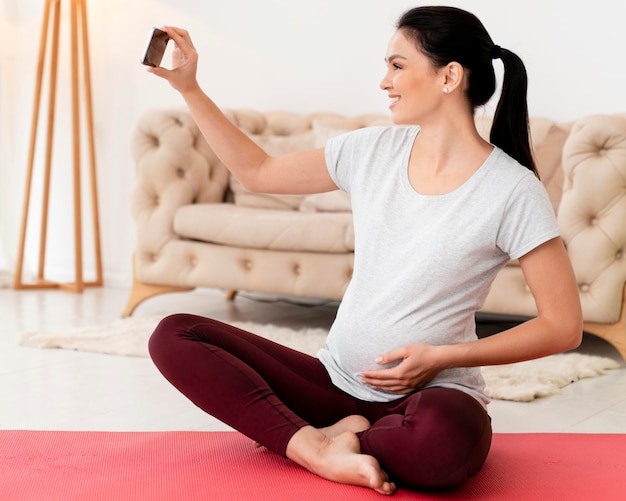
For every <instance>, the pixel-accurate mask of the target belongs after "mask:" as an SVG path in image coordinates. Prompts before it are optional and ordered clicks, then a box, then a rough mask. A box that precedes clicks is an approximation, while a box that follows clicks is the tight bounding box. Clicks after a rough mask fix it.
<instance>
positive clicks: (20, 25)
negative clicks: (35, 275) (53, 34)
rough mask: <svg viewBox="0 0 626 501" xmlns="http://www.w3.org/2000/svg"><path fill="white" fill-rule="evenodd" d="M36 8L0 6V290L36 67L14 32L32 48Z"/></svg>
mask: <svg viewBox="0 0 626 501" xmlns="http://www.w3.org/2000/svg"><path fill="white" fill-rule="evenodd" d="M42 6H43V2H42V1H41V0H39V1H35V0H26V1H24V0H0V32H1V33H2V40H3V43H2V44H0V287H3V286H4V287H6V286H9V285H10V284H11V283H12V275H13V268H14V266H15V259H16V254H17V250H18V238H19V228H20V220H21V215H22V197H23V191H24V175H25V171H26V158H25V157H24V155H25V153H24V152H25V151H26V148H27V144H28V137H26V136H27V135H28V130H29V129H28V127H29V123H30V118H31V117H30V114H31V113H32V93H33V88H34V74H35V65H36V53H35V54H34V55H33V54H31V53H30V52H31V51H32V49H31V48H30V47H29V48H25V47H24V46H23V44H22V43H20V42H21V41H22V40H23V37H24V36H25V34H24V33H22V32H21V31H20V30H24V31H25V32H27V33H26V34H28V36H29V37H30V38H32V39H33V40H35V41H34V42H33V45H36V39H38V38H39V35H38V34H39V29H36V28H35V25H37V24H40V21H39V19H40V17H41V10H42V8H43V7H42ZM33 33H37V35H35V36H33ZM27 110H30V111H27ZM24 131H26V132H24Z"/></svg>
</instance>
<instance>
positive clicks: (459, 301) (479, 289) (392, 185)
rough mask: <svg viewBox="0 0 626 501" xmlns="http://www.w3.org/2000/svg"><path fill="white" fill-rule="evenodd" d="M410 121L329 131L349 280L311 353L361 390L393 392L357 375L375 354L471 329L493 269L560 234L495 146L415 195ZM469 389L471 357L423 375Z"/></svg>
mask: <svg viewBox="0 0 626 501" xmlns="http://www.w3.org/2000/svg"><path fill="white" fill-rule="evenodd" d="M418 133H419V127H417V126H411V127H404V126H402V127H399V126H392V127H371V128H365V129H360V130H357V131H354V132H350V133H348V134H344V135H342V136H338V137H336V138H333V139H331V140H330V141H329V142H328V143H327V145H326V149H325V157H326V164H327V166H328V170H329V172H330V175H331V177H332V178H333V180H334V181H335V183H336V184H337V186H339V187H340V188H342V189H344V190H345V191H347V192H348V193H349V194H350V198H351V201H352V211H353V218H354V231H355V256H354V270H353V276H352V280H351V282H350V284H349V286H348V288H347V290H346V293H345V295H344V298H343V300H342V302H341V304H340V306H339V309H338V312H337V317H336V319H335V322H334V323H333V326H332V328H331V330H330V333H329V336H328V339H327V342H326V346H325V347H324V348H322V349H321V350H320V352H319V353H318V357H319V359H320V360H321V362H322V363H323V364H324V366H325V367H326V369H327V370H328V372H329V375H330V377H331V379H332V381H333V383H334V384H335V385H336V386H337V387H339V388H340V389H342V390H343V391H345V392H347V393H349V394H351V395H353V396H354V397H356V398H359V399H361V400H366V401H376V402H386V401H392V400H395V399H397V398H400V397H401V395H397V394H394V393H389V392H384V391H380V390H376V389H373V388H371V387H369V386H367V385H364V384H363V383H361V381H360V374H361V373H362V372H363V371H367V370H375V369H380V368H382V367H381V366H380V365H378V364H377V363H376V362H375V360H376V358H377V357H379V356H380V355H382V354H383V353H385V352H388V351H390V350H393V349H397V348H400V347H403V346H406V345H409V344H412V343H429V344H432V345H443V344H456V343H464V342H467V341H472V340H475V339H477V336H476V325H475V320H474V314H475V312H476V311H477V310H479V309H480V308H481V306H482V305H483V303H484V300H485V298H486V296H487V293H488V292H489V288H490V286H491V283H492V281H493V279H494V277H495V276H496V274H497V272H498V271H499V270H500V269H501V268H502V267H503V266H504V265H505V264H506V263H507V261H509V259H517V258H519V257H521V256H523V255H524V254H526V253H528V252H529V251H531V250H532V249H534V248H535V247H537V246H539V245H541V244H542V243H544V242H546V241H548V240H550V239H552V238H555V237H557V236H558V235H559V230H558V226H557V222H556V218H555V215H554V211H553V209H552V206H551V205H550V201H549V199H548V196H547V194H546V191H545V189H544V187H543V185H542V184H541V182H540V181H539V180H538V179H537V178H536V177H535V176H534V174H533V173H532V172H531V171H530V170H528V169H527V168H525V167H523V166H521V165H520V164H519V163H517V162H516V161H515V160H513V159H512V158H511V157H509V156H508V155H507V154H505V153H504V152H503V151H502V150H500V149H498V148H495V149H494V150H493V152H492V153H491V154H490V155H489V157H488V158H487V160H486V161H485V163H484V164H483V165H482V166H481V167H480V168H479V169H478V171H477V172H476V173H474V175H473V176H472V177H471V178H470V179H469V180H467V181H466V182H465V183H464V184H463V185H461V186H460V187H458V188H457V189H455V190H454V191H452V192H450V193H447V194H444V195H421V194H419V193H418V192H416V191H415V189H414V188H413V187H412V186H411V184H410V182H409V177H408V163H409V156H410V153H411V149H412V146H413V143H414V140H415V138H416V137H417V134H418ZM432 386H443V387H451V388H456V389H459V390H462V391H465V392H467V393H469V394H470V395H472V396H474V397H475V398H476V399H477V400H479V401H480V402H481V403H482V404H483V405H486V404H487V403H488V398H487V397H486V396H485V395H484V393H483V389H484V381H483V378H482V376H481V373H480V369H479V368H456V369H447V370H444V371H442V372H440V373H439V374H438V375H437V376H436V377H435V379H433V380H432V381H431V382H429V383H428V384H427V385H426V386H425V387H432Z"/></svg>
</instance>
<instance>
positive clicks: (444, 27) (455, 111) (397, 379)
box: [148, 7, 582, 494]
mask: <svg viewBox="0 0 626 501" xmlns="http://www.w3.org/2000/svg"><path fill="white" fill-rule="evenodd" d="M164 29H165V31H167V33H168V34H169V36H170V37H171V38H172V39H173V40H174V42H175V44H176V48H175V50H174V54H173V63H172V69H170V70H168V69H164V68H151V69H149V70H148V71H151V72H152V73H154V74H155V75H157V76H159V77H162V78H164V79H166V80H167V81H168V82H169V83H170V84H171V86H172V87H173V88H174V89H176V90H177V91H178V92H180V94H181V95H182V97H183V98H184V100H185V102H186V104H187V106H188V107H189V110H190V111H191V113H192V114H193V117H194V119H195V121H196V123H197V125H198V127H199V128H200V130H201V131H202V133H203V135H204V137H205V138H206V140H207V142H208V143H209V145H210V146H211V148H213V150H214V151H215V152H216V153H217V155H218V156H219V157H220V159H221V160H222V161H223V162H224V164H225V165H226V166H227V167H228V168H229V169H230V170H231V171H232V173H233V175H234V176H236V177H237V179H239V180H240V181H241V182H242V183H243V184H244V186H246V187H247V188H248V189H249V190H252V191H257V192H266V193H294V194H305V193H318V192H327V191H331V190H336V189H337V188H341V189H343V190H345V191H346V192H348V193H349V194H350V199H351V203H352V212H353V219H354V232H355V256H354V271H353V276H352V280H351V282H350V284H349V286H348V288H347V290H346V292H345V295H344V297H343V300H342V302H341V304H340V306H339V308H338V311H337V315H336V318H335V321H334V323H333V325H332V327H331V329H330V332H329V335H328V338H327V342H326V345H325V347H324V348H322V349H321V350H320V351H319V353H318V354H317V356H316V357H312V356H309V355H305V354H302V353H299V352H297V351H294V350H291V349H289V348H286V347H284V346H281V345H278V344H276V343H273V342H271V341H268V340H266V339H263V338H261V337H258V336H256V335H254V334H253V333H249V332H245V331H242V330H240V329H237V328H235V327H232V326H229V325H226V324H223V323H221V322H218V321H215V320H212V319H209V318H204V317H199V316H194V315H182V314H181V315H172V316H169V317H167V318H165V319H163V320H162V322H161V323H160V324H159V326H158V327H157V328H156V330H155V332H154V334H153V335H152V337H151V339H150V353H151V356H152V359H153V360H154V363H155V364H156V365H157V367H158V368H159V370H160V371H161V372H162V373H163V375H164V376H165V377H166V378H167V379H168V380H169V381H170V382H171V383H172V384H173V385H174V386H175V387H176V388H178V389H179V390H180V391H181V392H182V393H183V394H185V395H186V396H187V397H188V398H189V399H190V400H191V401H193V402H194V403H195V404H196V405H197V406H199V407H200V408H202V409H203V410H205V411H206V412H207V413H209V414H211V415H213V416H215V417H216V418H218V419H220V420H221V421H223V422H224V423H227V424H228V425H230V426H231V427H233V428H235V429H236V430H238V431H240V432H241V433H243V434H245V435H247V436H248V437H250V438H251V439H252V440H254V441H255V442H257V443H258V444H260V445H263V446H265V447H267V448H269V449H271V450H272V451H275V452H276V453H278V454H281V455H283V456H286V457H287V458H290V459H291V460H293V461H295V462H296V463H298V464H300V465H302V466H303V467H305V468H307V469H308V470H310V471H311V472H314V473H316V474H317V475H320V476H322V477H324V478H326V479H329V480H333V481H336V482H341V483H346V484H353V485H359V486H364V487H368V488H371V489H374V490H376V491H378V492H380V493H382V494H392V493H393V492H394V490H395V489H396V486H397V485H398V486H403V487H405V488H410V489H418V490H419V489H445V488H451V487H454V486H457V485H459V484H461V483H462V482H464V481H466V480H467V479H469V478H470V477H471V476H472V475H474V474H475V473H476V472H478V471H479V470H480V468H481V466H482V465H483V463H484V461H485V458H486V457H487V454H488V451H489V448H490V444H491V436H492V430H491V424H490V418H489V415H488V412H487V404H488V399H487V398H486V396H485V394H484V393H483V389H484V381H483V379H482V377H481V372H480V367H481V366H485V365H497V364H507V363H512V362H518V361H522V360H528V359H533V358H538V357H542V356H546V355H550V354H553V353H557V352H561V351H565V350H568V349H571V348H574V347H576V346H578V344H579V343H580V340H581V334H582V319H581V317H582V315H581V309H580V304H579V297H578V291H577V287H576V282H575V279H574V274H573V271H572V268H571V265H570V262H569V260H568V257H567V254H566V252H565V249H564V247H563V244H562V242H561V240H560V238H559V230H558V226H557V223H556V218H555V215H554V212H553V209H552V207H551V205H550V202H549V199H548V197H547V194H546V192H545V190H544V188H543V186H542V184H541V182H540V181H539V179H538V176H537V171H536V168H535V164H534V161H533V157H532V153H531V148H530V144H529V136H528V111H527V104H526V87H527V81H526V71H525V68H524V65H523V63H522V61H521V60H520V59H519V58H518V57H517V56H516V55H515V54H514V53H513V52H512V51H510V50H507V49H506V48H502V47H499V46H498V45H496V44H495V43H494V42H493V41H492V39H491V38H490V36H489V34H488V33H487V31H486V30H485V28H484V26H483V25H482V24H481V22H480V21H479V20H478V19H477V18H476V17H475V16H474V15H472V14H470V13H468V12H465V11H463V10H460V9H456V8H447V7H420V8H415V9H411V10H409V11H407V12H406V13H405V14H404V15H402V16H401V18H400V19H399V21H398V24H397V30H396V31H395V33H394V34H393V35H392V37H391V39H390V41H389V44H388V48H387V52H386V55H385V57H384V61H385V67H386V72H385V74H384V77H383V79H382V82H381V83H380V87H381V89H382V90H383V91H384V92H386V93H387V94H388V96H389V101H390V106H389V108H390V110H391V115H392V119H393V123H394V124H393V125H392V126H385V127H370V128H364V129H359V130H356V131H353V132H349V133H346V134H343V135H340V136H338V137H335V138H332V139H330V140H329V141H328V143H327V144H326V146H325V147H324V148H323V149H319V150H315V151H309V152H304V153H295V154H290V155H285V156H278V157H271V156H268V155H267V154H266V153H265V152H264V151H263V150H262V149H261V148H260V147H259V146H257V145H256V144H255V143H254V142H252V141H251V140H250V139H248V138H247V137H246V136H245V134H243V132H241V131H240V130H239V129H238V128H237V127H235V126H234V125H233V124H231V123H230V122H229V121H228V119H226V118H225V116H224V115H223V114H222V113H221V111H220V109H219V108H218V107H217V106H216V105H215V104H214V103H213V101H212V100H211V99H210V98H209V97H208V96H207V95H206V94H205V93H204V92H203V90H202V89H201V87H200V85H199V84H198V82H197V79H196V68H197V62H198V55H197V52H196V49H195V48H194V45H193V43H192V41H191V38H190V36H189V34H188V33H187V32H186V31H184V30H182V29H178V28H171V27H165V28H164ZM291 42H292V43H297V41H291ZM381 52H382V51H381ZM381 59H382V57H381ZM494 62H497V63H498V64H500V63H501V64H502V65H503V66H504V81H503V87H502V94H501V96H500V98H499V103H498V107H497V110H496V113H495V117H494V120H493V127H492V130H491V135H490V142H488V141H485V140H483V139H482V138H481V136H480V135H479V134H478V132H477V130H476V127H475V122H474V113H475V111H476V109H477V108H478V107H480V106H482V105H484V104H485V103H486V102H487V101H488V100H489V99H490V97H491V96H492V95H493V94H494V92H495V89H496V79H495V74H494ZM511 259H517V260H519V264H520V266H521V268H522V270H523V273H524V277H525V279H526V282H527V284H528V287H529V289H530V291H531V293H532V295H533V297H534V300H535V303H536V306H537V311H538V314H537V316H536V317H534V318H532V319H530V320H528V321H526V322H524V323H521V324H519V325H517V326H515V327H513V328H511V329H508V330H505V331H503V332H500V333H498V334H494V335H492V336H489V337H485V338H481V339H479V338H478V337H477V335H476V325H475V313H476V311H477V310H479V309H480V308H481V306H482V305H483V302H484V300H485V297H486V296H487V293H488V291H489V288H490V285H491V283H492V281H493V279H494V277H495V276H496V274H497V273H498V271H499V270H500V269H501V268H502V267H503V266H504V265H505V264H506V263H507V262H508V261H509V260H511Z"/></svg>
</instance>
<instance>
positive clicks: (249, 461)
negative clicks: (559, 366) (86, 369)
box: [0, 431, 626, 501]
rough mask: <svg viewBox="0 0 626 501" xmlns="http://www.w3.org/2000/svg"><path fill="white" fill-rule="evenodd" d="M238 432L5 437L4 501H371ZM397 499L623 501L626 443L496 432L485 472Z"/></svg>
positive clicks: (0, 486) (611, 438) (1, 443)
mask: <svg viewBox="0 0 626 501" xmlns="http://www.w3.org/2000/svg"><path fill="white" fill-rule="evenodd" d="M370 499H371V500H381V499H384V497H383V496H381V495H379V494H376V493H375V492H372V491H369V490H368V489H365V488H361V487H352V486H346V485H340V484H336V483H333V482H329V481H326V480H323V479H321V478H319V477H317V476H315V475H313V474H311V473H309V472H307V471H306V470H304V469H302V468H300V467H299V466H297V465H295V464H293V463H292V462H290V461H288V460H286V459H283V458H281V457H279V456H277V455H276V454H273V453H271V452H269V451H267V450H265V449H257V448H255V447H254V445H253V443H252V442H251V441H250V440H248V439H247V438H245V437H243V436H242V435H240V434H238V433H234V432H204V433H202V432H137V433H134V432H61V431H0V500H2V501H21V500H24V501H74V500H76V501H100V500H106V501H125V500H129V501H142V500H150V501H158V500H163V501H195V500H203V501H207V500H219V501H230V500H233V501H234V500H237V501H247V500H255V501H265V500H267V501H282V500H284V501H297V500H302V501H313V500H323V501H334V500H339V501H356V500H359V501H366V500H370ZM391 499H394V500H399V501H400V500H418V499H423V500H433V499H481V500H506V501H513V500H524V501H532V500H541V501H543V500H555V499H556V500H560V499H564V500H568V501H575V500H581V501H582V500H584V501H596V500H598V501H612V500H615V501H617V500H619V501H623V500H625V499H626V435H574V434H496V435H495V436H494V441H493V446H492V450H491V453H490V455H489V457H488V459H487V462H486V464H485V466H484V468H483V470H482V471H481V472H480V473H479V474H478V475H476V477H474V478H473V479H472V480H470V482H469V483H467V484H466V485H465V486H463V487H462V488H460V489H458V490H456V491H453V492H447V493H437V494H436V493H415V492H409V491H407V490H403V489H400V490H399V491H398V492H397V493H396V494H395V495H394V496H393V497H392V498H391Z"/></svg>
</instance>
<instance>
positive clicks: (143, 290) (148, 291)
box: [122, 279, 194, 318]
mask: <svg viewBox="0 0 626 501" xmlns="http://www.w3.org/2000/svg"><path fill="white" fill-rule="evenodd" d="M193 289H194V288H193V287H174V286H169V285H152V284H144V283H142V282H139V281H138V280H137V279H133V287H132V289H131V291H130V294H129V296H128V301H127V302H126V307H125V308H124V312H123V313H122V318H126V317H130V316H131V315H132V314H133V312H134V311H135V309H136V308H137V306H139V305H140V304H141V303H143V302H144V301H145V300H146V299H150V298H151V297H154V296H158V295H159V294H167V293H170V292H189V291H192V290H193Z"/></svg>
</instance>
